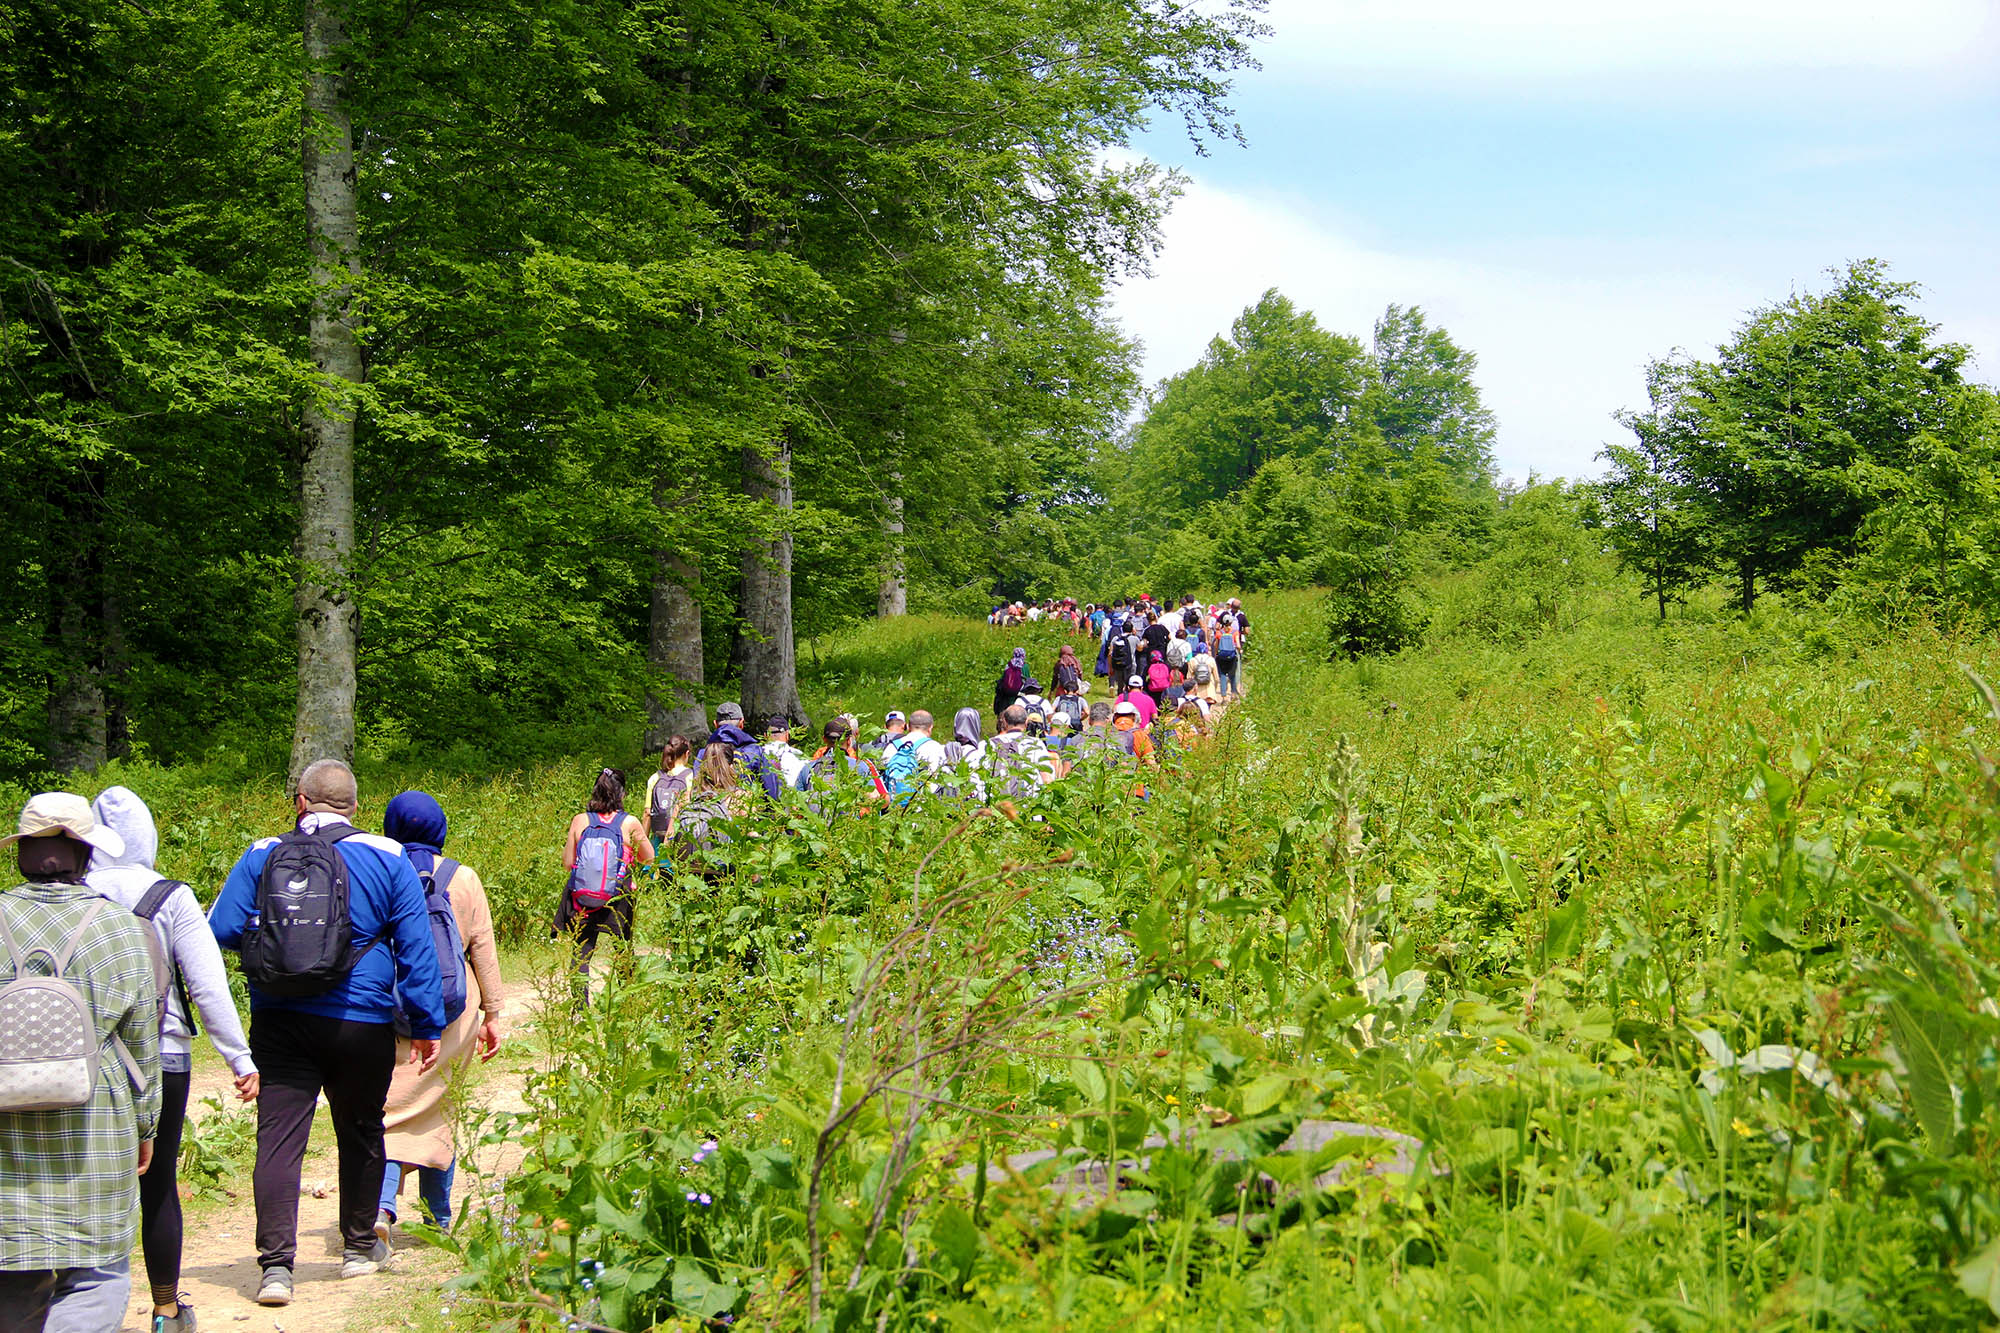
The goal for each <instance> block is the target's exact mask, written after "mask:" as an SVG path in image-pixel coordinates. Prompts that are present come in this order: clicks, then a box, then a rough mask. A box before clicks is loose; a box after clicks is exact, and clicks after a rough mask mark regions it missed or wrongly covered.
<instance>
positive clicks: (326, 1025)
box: [208, 759, 445, 1305]
mask: <svg viewBox="0 0 2000 1333" xmlns="http://www.w3.org/2000/svg"><path fill="white" fill-rule="evenodd" d="M294 803H295V807H296V809H297V811H298V822H299V827H300V828H301V829H304V830H305V831H307V832H329V831H330V832H335V833H339V832H342V831H347V832H346V836H344V837H342V838H341V839H340V841H339V842H338V843H337V844H336V848H337V851H338V855H339V857H340V859H341V862H342V863H343V864H344V865H345V867H346V871H347V886H348V915H349V917H350V919H351V921H352V923H353V939H354V945H355V947H356V948H357V949H361V948H363V946H366V945H369V944H370V942H371V941H372V942H373V945H372V947H367V948H365V950H364V951H363V952H362V953H361V956H360V957H359V959H358V960H357V961H356V962H355V964H354V966H353V968H352V970H350V971H349V972H348V973H347V974H346V975H345V976H344V977H342V978H340V979H339V980H337V981H335V982H334V983H333V985H332V987H331V988H330V989H328V990H326V991H324V992H322V993H320V994H317V995H308V996H303V997H298V998H285V997H279V996H274V995H267V994H264V993H262V992H261V991H260V990H259V988H258V987H257V986H255V985H252V986H251V987H250V1054H251V1057H252V1058H253V1059H255V1061H256V1062H257V1069H258V1071H259V1072H260V1073H261V1074H262V1075H263V1092H262V1095H261V1096H260V1097H259V1098H258V1100H257V1166H256V1170H255V1172H254V1174H253V1177H252V1180H253V1185H254V1188H255V1192H256V1200H257V1262H258V1265H259V1266H260V1267H261V1268H262V1269H263V1270H264V1278H263V1282H262V1284H261V1285H260V1286H259V1287H258V1289H257V1300H258V1303H259V1304H262V1305H285V1304H288V1303H290V1301H291V1299H292V1265H293V1263H294V1261H295V1260H296V1258H297V1255H298V1240H299V1169H300V1166H301V1164H302V1163H303V1162H304V1160H305V1152H306V1138H307V1136H308V1134H309V1133H310V1132H311V1130H312V1119H313V1106H314V1103H315V1101H316V1100H317V1099H318V1097H319V1095H320V1093H321V1092H322V1091H324V1092H325V1094H326V1102H327V1108H328V1110H329V1111H330V1112H331V1114H332V1119H333V1135H334V1140H335V1142H336V1143H337V1144H338V1145H339V1149H340V1234H341V1241H342V1244H343V1247H344V1249H345V1255H344V1261H343V1262H342V1264H341V1269H340V1275H341V1276H342V1277H362V1276H365V1275H367V1274H369V1273H373V1272H375V1271H376V1270H377V1269H379V1268H380V1267H381V1266H382V1265H383V1264H385V1263H386V1262H388V1258H389V1245H388V1241H387V1240H386V1239H385V1238H383V1237H381V1236H378V1235H377V1234H376V1232H375V1212H376V1204H377V1202H378V1201H379V1200H380V1198H381V1194H382V1163H383V1155H382V1106H383V1103H384V1101H385V1100H386V1099H387V1097H388V1094H389V1077H390V1075H391V1074H393V1073H394V1072H395V1067H396V1028H395V1018H396V1012H397V1009H398V1007H399V1004H398V996H399V994H400V997H401V1003H400V1007H401V1008H402V1009H403V1010H404V1011H405V1012H406V1013H407V1014H408V1015H409V1021H410V1036H411V1041H410V1059H411V1061H412V1062H413V1063H421V1064H422V1066H423V1068H424V1070H425V1071H427V1072H428V1071H429V1070H430V1068H431V1067H432V1066H433V1065H435V1064H436V1063H437V1051H438V1038H439V1036H440V1035H442V1033H443V1032H444V1022H445V1020H444V995H443V988H442V983H441V982H440V980H439V976H438V959H437V950H436V948H435V946H434V945H433V944H432V943H431V927H430V919H429V916H428V915H427V914H426V911H425V908H424V890H423V886H422V884H420V883H419V882H418V880H417V874H416V871H415V870H413V869H412V868H411V866H410V863H409V862H408V861H407V860H405V859H404V857H403V849H402V847H401V846H400V845H398V844H397V843H394V842H391V841H390V840H389V839H387V838H383V837H378V836H376V835H374V834H370V833H354V832H351V828H352V825H353V823H354V818H355V815H356V813H357V810H358V805H359V802H358V796H357V792H356V790H355V785H354V773H353V770H351V769H350V768H348V766H347V765H346V764H343V763H341V762H340V761H339V760H337V759H322V760H320V761H319V762H318V763H315V764H312V765H310V766H309V767H308V768H307V769H306V771H305V772H304V773H302V774H300V775H299V788H298V795H297V796H296V798H295V801H294ZM277 842H278V840H277V839H276V838H264V839H261V840H259V841H258V842H256V843H254V844H252V846H251V848H250V850H249V851H247V852H245V853H243V857H242V859H241V860H239V861H237V863H236V866H235V868H234V869H232V870H231V871H230V872H229V878H228V879H227V880H226V881H224V883H223V885H222V892H221V893H220V894H218V895H217V896H216V899H215V906H213V907H212V908H210V909H209V913H208V924H209V929H210V930H212V931H214V932H215V938H216V942H217V943H219V944H221V945H222V947H223V948H225V949H237V950H241V948H242V946H243V941H244V937H245V935H246V934H248V933H252V932H254V930H255V928H256V922H257V886H258V881H259V880H260V879H261V878H262V876H263V871H264V862H265V861H266V860H267V859H268V858H269V857H270V855H271V850H272V848H273V847H274V846H275V845H276V844H277Z"/></svg>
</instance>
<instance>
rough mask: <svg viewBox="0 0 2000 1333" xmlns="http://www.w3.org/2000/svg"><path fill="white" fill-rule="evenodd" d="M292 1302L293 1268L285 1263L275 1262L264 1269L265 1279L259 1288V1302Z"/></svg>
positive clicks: (287, 1303) (285, 1303) (283, 1303)
mask: <svg viewBox="0 0 2000 1333" xmlns="http://www.w3.org/2000/svg"><path fill="white" fill-rule="evenodd" d="M291 1303H292V1270H291V1269H289V1268H287V1267H285V1266H284V1265H283V1264H274V1265H272V1266H271V1267H270V1268H267V1269H265V1270H264V1281H263V1282H262V1283H261V1284H260V1285H259V1286H258V1288H257V1304H259V1305H290V1304H291Z"/></svg>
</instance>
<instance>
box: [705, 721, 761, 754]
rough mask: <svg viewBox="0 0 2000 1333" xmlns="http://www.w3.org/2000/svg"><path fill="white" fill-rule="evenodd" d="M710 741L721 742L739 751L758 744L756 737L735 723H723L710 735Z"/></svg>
mask: <svg viewBox="0 0 2000 1333" xmlns="http://www.w3.org/2000/svg"><path fill="white" fill-rule="evenodd" d="M708 739H709V740H710V741H720V742H721V743H722V744H724V745H733V746H735V747H736V748H737V749H739V750H740V749H742V748H743V747H744V746H746V745H755V744H756V743H757V738H756V737H755V736H752V735H751V734H750V733H749V732H747V731H745V730H743V728H741V727H739V726H737V725H736V724H735V723H734V722H725V723H723V724H722V725H721V726H719V727H717V728H716V729H715V730H714V731H712V732H710V733H709V734H708Z"/></svg>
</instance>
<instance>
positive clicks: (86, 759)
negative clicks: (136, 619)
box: [48, 506, 106, 773]
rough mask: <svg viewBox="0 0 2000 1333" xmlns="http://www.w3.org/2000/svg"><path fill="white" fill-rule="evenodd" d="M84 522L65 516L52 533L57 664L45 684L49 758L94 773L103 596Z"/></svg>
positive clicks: (101, 745)
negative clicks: (61, 527) (54, 542)
mask: <svg viewBox="0 0 2000 1333" xmlns="http://www.w3.org/2000/svg"><path fill="white" fill-rule="evenodd" d="M65 508H66V509H70V508H73V506H65ZM87 524H88V521H87V520H82V519H71V518H68V517H66V518H65V520H64V529H65V530H64V531H62V532H59V533H58V534H57V542H58V546H57V550H58V551H59V552H61V554H60V556H59V557H58V559H57V561H56V563H55V565H54V567H53V568H52V569H51V570H50V571H49V646H50V648H51V649H52V650H53V656H54V659H55V661H56V663H57V666H56V678H55V679H54V680H53V681H51V682H50V683H49V703H48V723H49V750H48V758H49V767H50V768H51V769H53V770H55V771H56V772H58V773H72V772H83V773H94V772H96V771H97V770H98V769H99V768H101V767H103V765H104V760H105V749H106V747H105V736H104V673H103V671H102V663H101V659H100V653H101V650H102V646H103V626H102V625H101V624H100V623H99V610H100V608H101V606H102V601H101V590H100V588H99V587H98V579H97V563H96V559H95V554H96V543H95V542H94V541H93V540H91V537H92V534H91V533H90V532H89V530H88V526H87Z"/></svg>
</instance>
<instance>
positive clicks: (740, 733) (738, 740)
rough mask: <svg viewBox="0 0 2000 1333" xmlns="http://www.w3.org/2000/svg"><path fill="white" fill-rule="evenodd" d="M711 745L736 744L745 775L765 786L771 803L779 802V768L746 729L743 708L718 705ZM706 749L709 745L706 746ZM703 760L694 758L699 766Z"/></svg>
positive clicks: (737, 760) (780, 782)
mask: <svg viewBox="0 0 2000 1333" xmlns="http://www.w3.org/2000/svg"><path fill="white" fill-rule="evenodd" d="M708 742H709V745H716V744H721V745H733V746H735V747H736V762H737V763H738V764H739V765H741V766H742V769H743V772H744V773H745V774H746V775H747V776H749V777H754V778H756V779H757V780H758V781H759V782H761V783H763V784H764V794H765V795H766V796H768V797H770V798H771V799H772V800H774V801H775V800H777V799H778V793H779V791H781V790H782V789H783V786H784V784H783V782H782V781H781V780H780V779H779V777H778V766H777V764H775V763H773V762H772V761H771V758H770V756H768V755H766V754H765V753H764V747H763V746H761V745H759V744H758V743H757V738H756V737H755V736H752V735H751V734H750V733H749V732H747V731H745V730H744V729H743V705H741V704H736V703H721V704H717V705H716V706H715V730H714V731H711V732H710V733H709V734H708ZM702 748H703V749H707V748H708V747H707V746H703V747H702ZM700 762H701V757H700V756H699V755H697V756H695V763H696V766H697V767H699V766H700Z"/></svg>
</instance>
